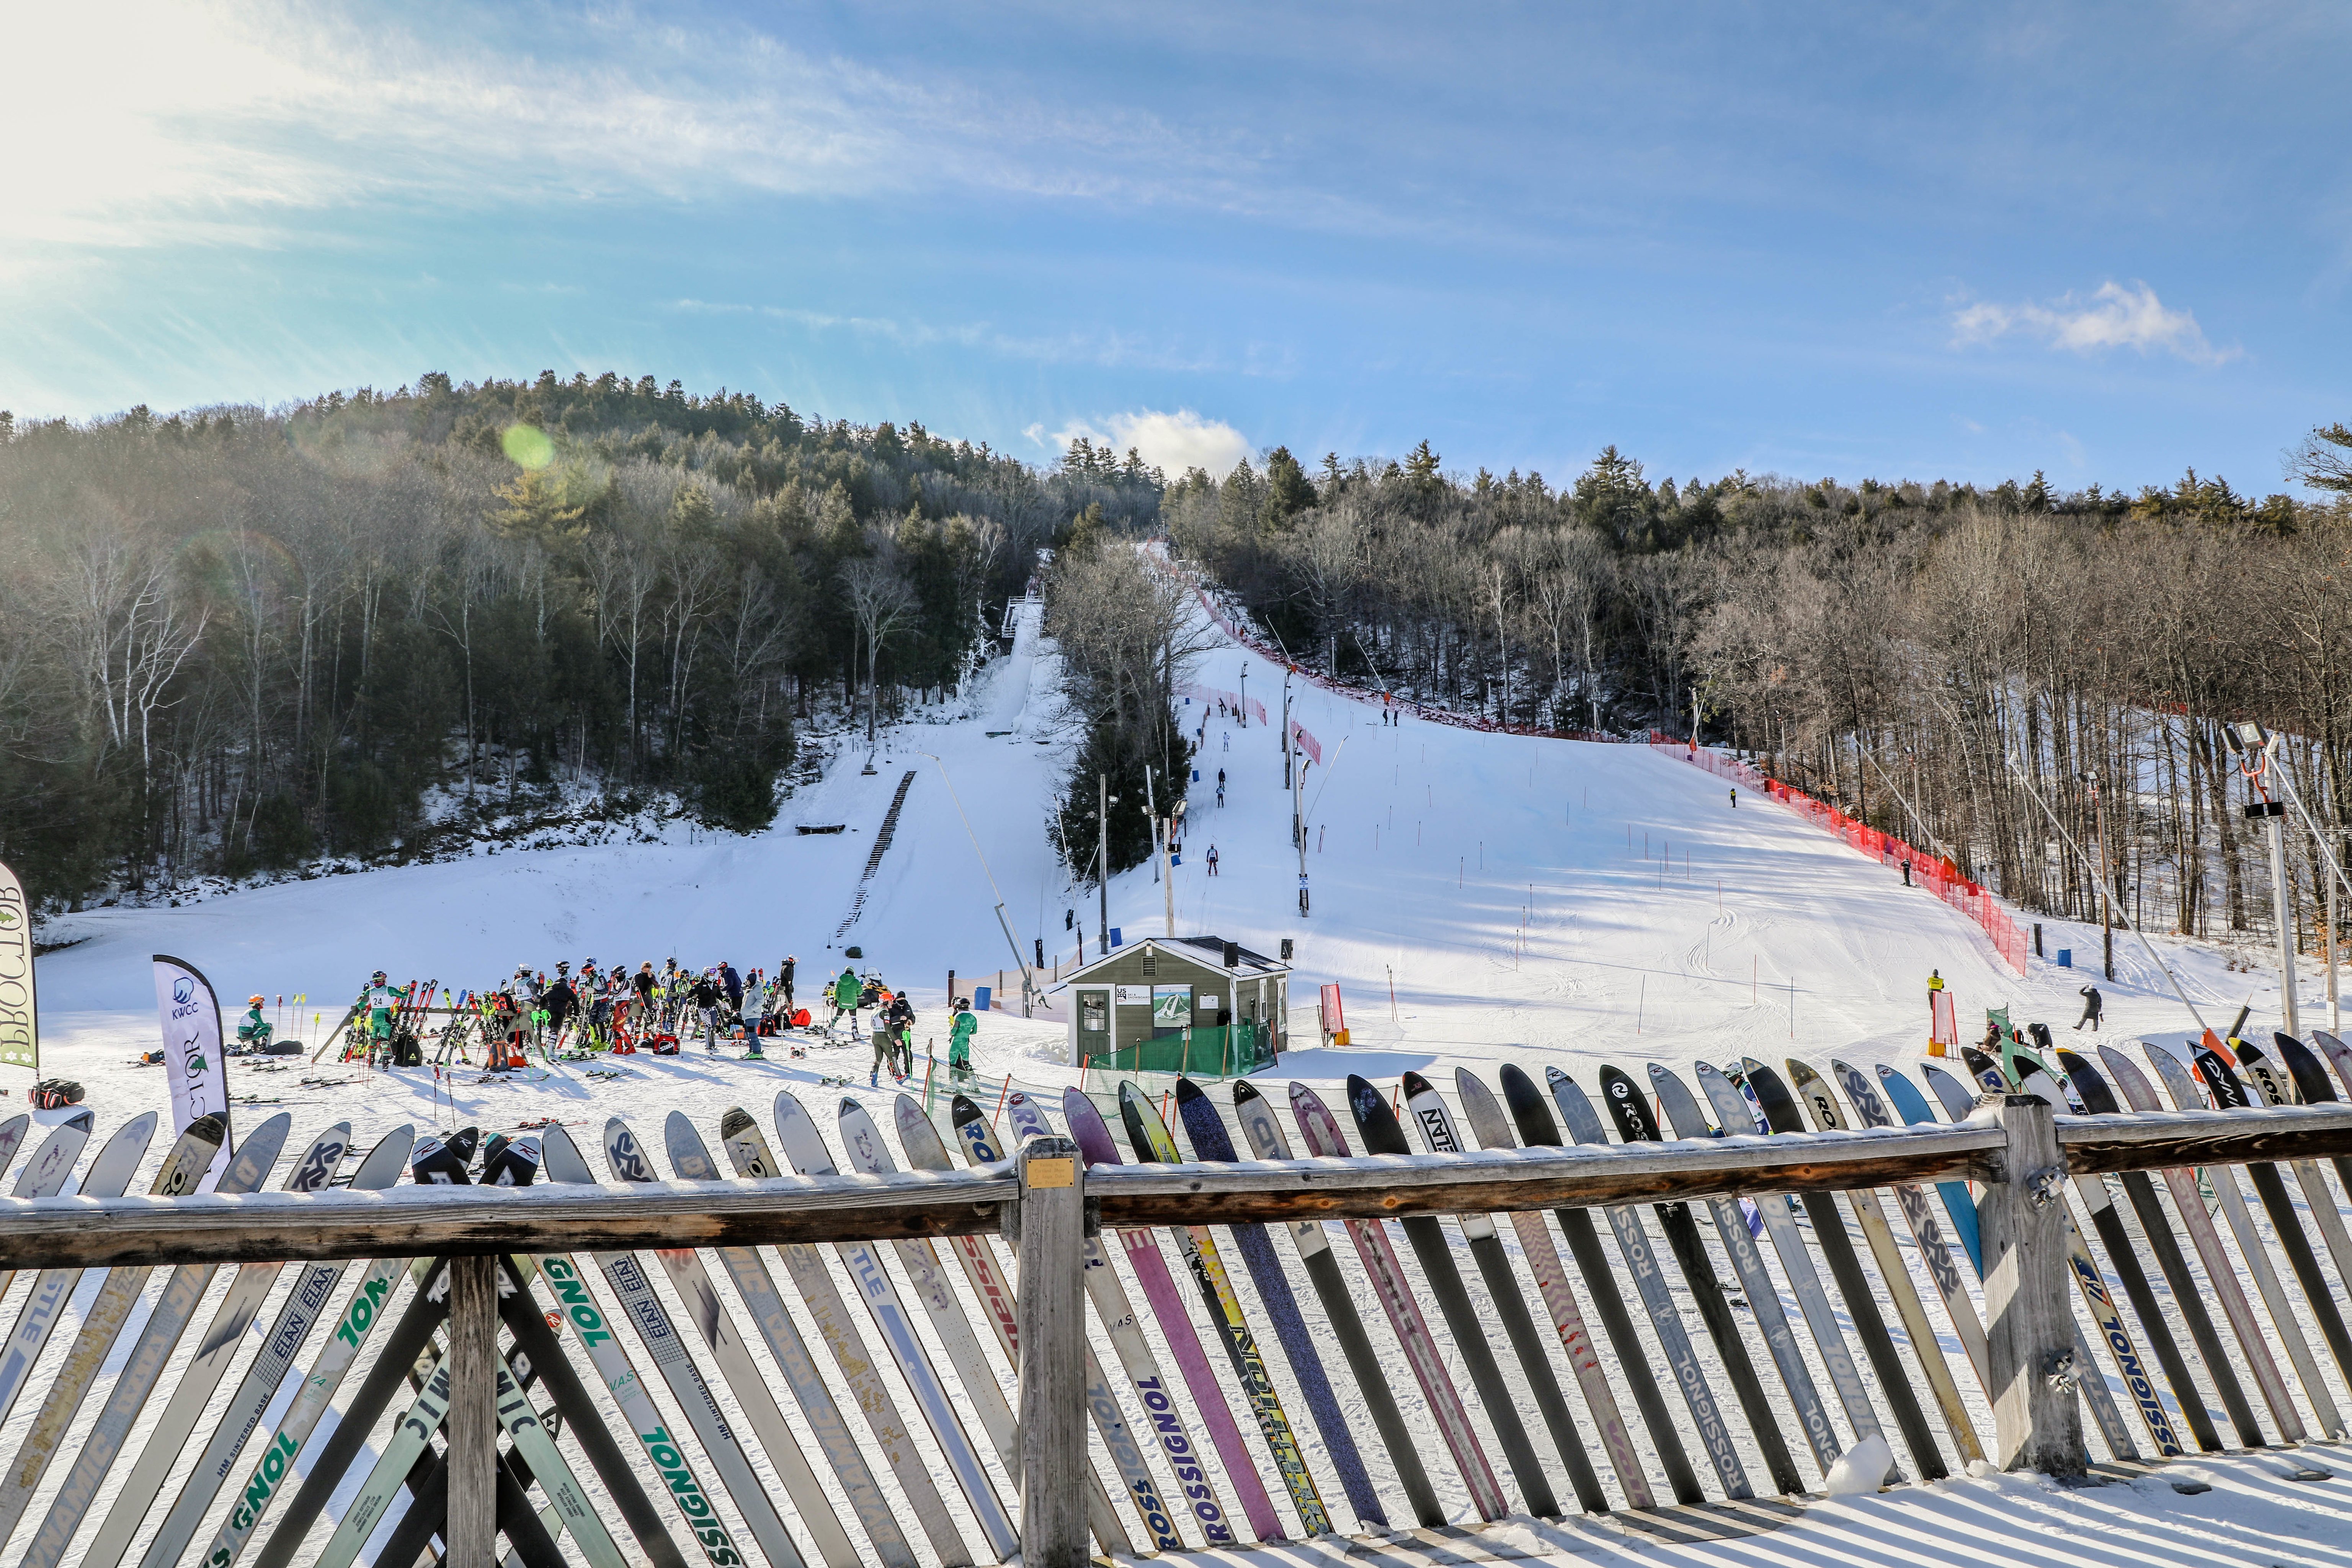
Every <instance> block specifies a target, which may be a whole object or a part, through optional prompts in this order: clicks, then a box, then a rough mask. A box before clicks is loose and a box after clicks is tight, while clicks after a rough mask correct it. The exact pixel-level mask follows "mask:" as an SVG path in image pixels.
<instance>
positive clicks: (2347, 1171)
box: [2272, 1029, 2352, 1280]
mask: <svg viewBox="0 0 2352 1568" xmlns="http://www.w3.org/2000/svg"><path fill="white" fill-rule="evenodd" d="M2320 1034H2321V1035H2322V1036H2326V1030H2324V1029H2323V1030H2321V1031H2320ZM2272 1039H2273V1041H2274V1042H2275V1043H2276V1045H2277V1047H2278V1054H2279V1060H2280V1062H2281V1063H2282V1064H2283V1065H2284V1068H2285V1073H2286V1079H2287V1081H2288V1083H2290V1084H2291V1085H2292V1093H2293V1099H2292V1100H2289V1101H2279V1100H2273V1103H2274V1104H2276V1103H2293V1104H2299V1105H2333V1104H2336V1100H2337V1097H2336V1087H2335V1085H2333V1084H2331V1083H2329V1082H2328V1081H2327V1071H2326V1068H2323V1067H2321V1066H2320V1065H2319V1058H2317V1057H2316V1056H2315V1055H2313V1054H2312V1051H2311V1047H2308V1046H2305V1044H2304V1043H2303V1042H2302V1041H2300V1040H2298V1039H2296V1038H2295V1037H2294V1036H2293V1035H2289V1034H2284V1033H2280V1034H2274V1035H2273V1036H2272ZM2272 1077H2273V1081H2276V1080H2277V1075H2276V1074H2273V1075H2272ZM2281 1087H2282V1089H2284V1088H2285V1085H2282V1086H2281ZM2333 1163H2334V1164H2335V1166H2336V1180H2338V1181H2340V1182H2342V1183H2344V1184H2345V1189H2344V1190H2345V1191H2346V1192H2347V1193H2352V1159H2347V1158H2346V1157H2345V1156H2343V1155H2340V1154H2339V1155H2337V1156H2336V1159H2335V1160H2334V1162H2333ZM2305 1164H2308V1165H2311V1167H2312V1175H2313V1178H2314V1179H2315V1180H2318V1187H2317V1190H2318V1191H2322V1192H2324V1191H2326V1182H2325V1180H2320V1179H2319V1178H2318V1167H2317V1165H2316V1163H2314V1162H2310V1161H2305V1162H2301V1163H2299V1164H2298V1166H2297V1170H2296V1180H2297V1181H2298V1182H2301V1181H2303V1173H2302V1168H2301V1167H2302V1165H2305ZM2313 1191H2314V1188H2313V1186H2312V1185H2311V1184H2309V1183H2305V1184H2304V1193H2305V1196H2306V1197H2308V1196H2310V1195H2311V1194H2312V1193H2313ZM2312 1207H2313V1217H2314V1218H2315V1220H2316V1221H2317V1222H2318V1224H2319V1226H2320V1229H2321V1232H2322V1233H2323V1234H2324V1235H2326V1237H2327V1250H2328V1255H2329V1256H2330V1257H2332V1258H2335V1259H2336V1273H2337V1274H2338V1275H2341V1276H2342V1277H2343V1278H2345V1279H2347V1280H2352V1273H2347V1272H2346V1264H2345V1256H2344V1246H2345V1243H2346V1241H2347V1237H2345V1234H2344V1221H2343V1218H2342V1216H2341V1215H2338V1214H2337V1213H2336V1208H2335V1205H2334V1203H2333V1202H2332V1201H2331V1202H2330V1203H2329V1204H2328V1205H2326V1207H2325V1208H2322V1207H2321V1206H2320V1205H2319V1204H2318V1203H2317V1201H2316V1200H2314V1202H2313V1205H2312Z"/></svg>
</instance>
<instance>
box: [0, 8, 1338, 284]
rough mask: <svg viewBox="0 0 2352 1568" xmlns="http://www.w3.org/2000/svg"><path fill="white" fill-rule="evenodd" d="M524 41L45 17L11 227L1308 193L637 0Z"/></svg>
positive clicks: (80, 12) (1194, 150) (352, 26)
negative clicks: (790, 201)
mask: <svg viewBox="0 0 2352 1568" xmlns="http://www.w3.org/2000/svg"><path fill="white" fill-rule="evenodd" d="M490 15H491V16H493V17H495V16H496V14H495V13H492V14H490ZM535 15H537V16H539V17H540V19H541V21H542V22H544V21H546V20H547V19H548V18H549V16H551V13H548V12H539V13H535ZM499 26H504V27H505V29H506V30H505V31H503V32H497V31H495V29H496V28H498V27H499ZM520 26H523V23H522V21H521V20H520V18H518V17H509V18H508V19H507V20H506V21H505V22H504V23H503V24H501V23H499V22H495V21H493V22H488V23H486V24H485V26H482V27H479V28H477V29H474V30H473V31H472V32H471V33H469V34H467V35H465V36H460V37H446V36H436V37H427V36H425V35H424V34H422V33H419V32H415V31H412V30H406V29H404V28H403V27H402V26H400V25H399V24H398V23H396V22H392V21H388V20H387V19H386V18H384V17H383V16H359V15H356V14H346V15H338V14H337V13H335V12H332V11H328V10H322V9H318V8H311V7H300V8H297V7H294V6H291V5H272V4H269V3H268V0H263V3H261V4H247V5H224V4H218V3H207V0H197V3H195V4H173V3H170V0H130V3H129V4H128V5H124V6H106V7H88V8H85V7H81V6H74V5H60V6H46V7H41V8H38V9H37V10H34V9H29V8H28V9H27V10H26V12H25V14H24V15H23V16H20V17H18V18H16V20H14V21H13V22H12V23H11V26H10V40H9V47H8V48H7V49H6V50H5V51H0V144H5V145H8V146H11V147H14V148H17V149H19V150H20V153H19V155H18V156H16V157H13V158H11V159H9V160H8V161H7V163H6V165H5V168H0V236H5V237H21V238H27V239H55V240H68V241H77V242H82V243H96V244H112V245H152V244H157V243H166V242H170V241H173V240H186V239H191V238H197V239H204V240H209V241H210V242H213V243H221V244H253V243H257V242H259V243H267V242H268V238H269V237H270V220H271V219H272V217H273V216H278V217H282V216H284V215H286V214H288V213H290V212H298V211H303V210H310V209H319V208H329V207H339V206H346V205H352V204H356V203H360V202H365V201H370V200H381V199H386V198H391V199H398V198H401V197H409V198H415V199H429V200H430V201H431V202H433V203H434V204H435V205H436V207H444V208H460V209H462V208H466V207H468V206H471V207H477V208H488V207H492V206H497V205H503V204H509V203H512V202H515V201H518V200H523V201H531V200H571V201H594V200H601V199H614V198H623V197H630V196H645V195H652V196H656V197H660V198H667V199H674V200H692V199H695V198H698V197H707V196H710V195H726V194H730V193H739V192H743V191H751V192H755V193H769V194H777V195H847V196H859V197H870V196H874V195H888V194H894V193H906V192H911V191H924V190H943V189H955V188H961V189H979V190H988V191H996V192H1000V193H1009V194H1016V195H1037V196H1043V197H1047V198H1066V199H1075V200H1088V201H1114V202H1123V203H1129V204H1139V203H1150V202H1160V201H1171V200H1172V201H1176V202H1180V203H1185V204H1189V205H1209V206H1213V207H1225V208H1261V207H1262V208H1265V209H1268V210H1271V209H1274V208H1276V207H1278V206H1281V205H1284V204H1286V203H1291V202H1294V201H1295V199H1296V196H1295V194H1286V195H1276V194H1275V193H1272V192H1270V191H1268V190H1267V189H1265V185H1266V182H1265V179H1264V177H1263V171H1262V167H1261V165H1262V163H1263V156H1262V155H1261V154H1259V153H1255V152H1253V151H1249V150H1246V149H1244V147H1243V146H1242V145H1241V143H1240V142H1238V141H1237V140H1235V139H1234V138H1233V137H1230V136H1226V135H1224V134H1223V133H1220V132H1213V131H1212V132H1202V131H1199V130H1196V129H1192V128H1186V127H1179V126H1176V125H1173V124H1171V123H1170V122H1168V121H1164V120H1162V119H1160V118H1159V117H1157V116H1154V115H1152V114H1150V113H1148V112H1145V111H1141V110H1129V109H1122V108H1094V109H1089V108H1073V107H1065V106H1063V105H1061V104H1056V103H1046V102H1039V101H1034V100H1033V101H1028V102H1023V101H1017V100H1013V101H1008V100H1007V99H1006V98H1005V96H1004V95H1003V94H1002V93H1001V92H990V91H987V90H984V89H982V87H980V86H978V85H971V84H966V83H962V82H958V81H953V80H943V79H916V78H912V77H908V76H903V75H894V74H892V73H890V72H887V71H883V70H878V69H876V68H871V67H868V66H866V65H862V64H859V63H857V62H856V61H852V60H846V59H842V58H829V57H828V58H819V57H816V56H814V55H811V54H808V53H805V52H803V51H802V50H799V49H796V48H794V47H792V46H791V45H790V44H788V43H786V42H784V41H783V40H782V39H781V38H779V37H774V36H772V35H769V34H765V33H760V32H756V31H752V30H751V29H748V28H733V27H729V28H705V29H701V30H697V31H689V30H688V29H686V28H682V27H677V26H666V25H661V24H658V23H656V22H655V21H651V20H648V19H647V18H646V17H645V16H639V15H636V14H634V13H632V12H629V11H627V10H625V9H621V10H610V11H592V12H590V13H589V14H587V15H586V16H572V17H566V18H564V19H563V20H562V25H561V26H548V27H543V28H542V29H541V32H540V33H539V34H537V35H531V34H527V33H520V32H519V31H518V30H517V29H519V28H520ZM1323 216H1326V217H1327V218H1328V217H1329V216H1332V215H1329V214H1325V215H1323Z"/></svg>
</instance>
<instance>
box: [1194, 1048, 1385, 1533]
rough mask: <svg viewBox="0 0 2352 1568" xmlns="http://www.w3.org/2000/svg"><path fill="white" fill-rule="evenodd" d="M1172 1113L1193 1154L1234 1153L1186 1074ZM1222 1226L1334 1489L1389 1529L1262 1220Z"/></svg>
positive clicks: (1221, 1158) (1229, 1158) (1219, 1157)
mask: <svg viewBox="0 0 2352 1568" xmlns="http://www.w3.org/2000/svg"><path fill="white" fill-rule="evenodd" d="M1176 1112H1177V1115H1178V1116H1179V1117H1181V1119H1182V1120H1183V1122H1184V1131H1185V1135H1186V1136H1187V1137H1188V1138H1190V1139H1191V1140H1192V1152H1193V1153H1194V1155H1195V1156H1197V1157H1198V1158H1200V1159H1202V1160H1208V1161H1214V1162H1218V1163H1231V1162H1233V1161H1234V1159H1236V1158H1238V1156H1237V1155H1235V1154H1234V1142H1233V1136H1232V1134H1230V1133H1228V1132H1227V1131H1225V1124H1224V1121H1223V1119H1222V1118H1220V1117H1219V1116H1218V1115H1217V1108H1216V1107H1215V1106H1214V1105H1213V1104H1212V1103H1210V1100H1209V1097H1208V1096H1207V1095H1206V1094H1204V1093H1203V1092H1202V1089H1201V1086H1200V1085H1199V1084H1196V1083H1194V1082H1193V1081H1192V1079H1189V1078H1183V1077H1179V1078H1178V1079H1177V1080H1176ZM1225 1229H1226V1231H1227V1233H1228V1234H1230V1235H1231V1236H1232V1237H1233V1238H1234V1247H1236V1248H1237V1249H1238V1250H1239V1251H1240V1253H1241V1255H1242V1266H1243V1267H1244V1268H1247V1269H1248V1270H1249V1275H1250V1279H1251V1281H1252V1282H1253V1283H1254V1284H1255V1285H1256V1287H1257V1297H1258V1300H1259V1301H1260V1302H1261V1303H1262V1304H1263V1305H1264V1306H1265V1315H1266V1320H1267V1321H1268V1322H1270V1323H1272V1324H1273V1325H1274V1337H1275V1340H1276V1342H1277V1343H1279V1344H1280V1345H1281V1346H1282V1353H1283V1357H1284V1359H1286V1361H1288V1362H1289V1363H1290V1373H1291V1375H1292V1376H1293V1377H1295V1378H1297V1380H1298V1392H1299V1397H1300V1398H1301V1399H1303V1400H1304V1401H1305V1402H1306V1405H1307V1414H1308V1415H1311V1416H1313V1417H1314V1419H1315V1429H1316V1430H1317V1431H1318V1432H1319V1433H1321V1434H1322V1436H1323V1446H1324V1447H1325V1449H1326V1450H1328V1452H1329V1454H1330V1456H1331V1466H1332V1468H1334V1469H1335V1470H1337V1471H1338V1472H1339V1489H1340V1490H1341V1491H1343V1492H1345V1493H1346V1494H1347V1497H1348V1503H1349V1507H1350V1508H1352V1509H1354V1510H1355V1512H1356V1519H1357V1521H1358V1523H1359V1524H1360V1525H1362V1526H1365V1527H1367V1528H1377V1529H1378V1530H1380V1531H1382V1532H1385V1531H1387V1530H1388V1528H1389V1521H1388V1510H1385V1509H1383V1508H1382V1507H1381V1500H1380V1498H1379V1495H1378V1494H1377V1493H1375V1492H1374V1491H1373V1490H1372V1478H1371V1477H1370V1475H1369V1474H1367V1473H1366V1471H1365V1469H1364V1459H1363V1456H1362V1455H1361V1454H1360V1453H1359V1452H1358V1451H1357V1448H1356V1435H1355V1433H1353V1432H1352V1431H1350V1430H1349V1427H1348V1421H1347V1417H1346V1416H1344V1415H1341V1414H1340V1412H1339V1395H1338V1394H1334V1393H1333V1392H1332V1391H1331V1377H1330V1374H1329V1373H1328V1372H1326V1371H1325V1370H1324V1368H1323V1357H1322V1355H1321V1354H1320V1353H1319V1352H1318V1351H1317V1350H1316V1348H1315V1341H1314V1338H1313V1336H1312V1335H1310V1334H1309V1333H1308V1332H1307V1320H1306V1319H1305V1318H1304V1317H1302V1316H1301V1315H1300V1313H1299V1310H1298V1299H1297V1295H1296V1294H1294V1293H1293V1292H1292V1290H1291V1289H1290V1279H1289V1278H1288V1276H1286V1275H1285V1274H1284V1273H1283V1271H1282V1260H1281V1258H1277V1257H1276V1256H1275V1251H1274V1238H1273V1237H1270V1236H1268V1235H1267V1234H1266V1228H1265V1226H1263V1225H1256V1224H1250V1223H1242V1224H1235V1225H1228V1226H1225ZM1326 1250H1327V1251H1328V1247H1327V1249H1326ZM1359 1327H1361V1325H1360V1324H1359Z"/></svg>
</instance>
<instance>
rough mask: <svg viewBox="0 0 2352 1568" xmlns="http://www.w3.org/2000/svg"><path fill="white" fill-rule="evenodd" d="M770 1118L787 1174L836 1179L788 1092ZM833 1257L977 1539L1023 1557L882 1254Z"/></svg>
mask: <svg viewBox="0 0 2352 1568" xmlns="http://www.w3.org/2000/svg"><path fill="white" fill-rule="evenodd" d="M775 1115H776V1142H777V1143H778V1145H779V1146H780V1147H781V1148H782V1151H783V1155H784V1159H785V1160H786V1161H787V1162H789V1163H791V1165H792V1167H793V1170H794V1171H796V1172H798V1173H800V1174H802V1175H803V1176H829V1175H832V1174H834V1163H833V1155H832V1153H831V1152H830V1151H828V1150H827V1149H826V1148H825V1146H824V1138H823V1137H822V1136H820V1135H819V1134H818V1132H817V1130H816V1123H815V1122H814V1121H812V1120H811V1119H810V1117H809V1113H808V1111H807V1110H805V1109H803V1107H802V1105H801V1102H800V1100H798V1099H796V1098H794V1096H793V1092H792V1091H791V1090H790V1089H780V1090H778V1091H777V1093H776V1107H775ZM834 1252H835V1255H836V1256H837V1257H839V1258H840V1259H841V1261H842V1263H843V1265H844V1266H845V1268H848V1270H849V1277H850V1278H851V1279H854V1280H856V1282H857V1290H858V1294H859V1295H860V1296H861V1297H862V1298H864V1300H865V1302H866V1314H867V1315H868V1316H869V1317H871V1318H872V1319H873V1320H874V1326H875V1327H876V1328H877V1329H878V1330H880V1331H881V1333H882V1342H883V1343H884V1344H886V1345H887V1346H888V1347H889V1349H890V1356H891V1359H892V1360H893V1361H895V1362H897V1363H898V1371H899V1372H900V1373H901V1374H903V1375H904V1376H905V1378H906V1380H907V1386H908V1389H909V1390H910V1391H911V1392H912V1393H913V1394H914V1395H915V1405H916V1406H917V1408H919V1409H920V1410H921V1411H922V1413H923V1419H924V1421H925V1423H926V1424H927V1425H929V1427H930V1429H931V1437H932V1439H933V1440H934V1441H935V1442H937V1443H938V1444H939V1446H940V1452H941V1453H942V1454H943V1455H944V1456H945V1457H946V1458H947V1462H948V1469H949V1471H950V1474H952V1475H953V1476H954V1477H955V1479H956V1484H957V1486H958V1487H959V1488H960V1489H961V1490H962V1492H963V1496H964V1500H965V1501H966V1502H967V1503H969V1504H970V1505H971V1510H972V1513H973V1515H974V1517H975V1518H977V1519H978V1520H979V1521H980V1529H981V1533H982V1535H984V1536H986V1537H987V1538H988V1544H989V1550H990V1551H992V1552H995V1553H996V1557H997V1560H998V1561H999V1562H1003V1560H1004V1559H1005V1558H1007V1557H1010V1556H1012V1555H1013V1553H1014V1552H1018V1551H1020V1550H1021V1535H1020V1531H1017V1530H1015V1529H1014V1528H1013V1520H1012V1518H1011V1516H1010V1515H1008V1514H1007V1513H1006V1512H1005V1510H1004V1500H1003V1498H1001V1497H999V1496H998V1495H997V1491H996V1482H995V1480H994V1479H993V1478H992V1477H991V1476H990V1475H989V1473H988V1470H987V1468H986V1467H985V1466H983V1465H982V1463H981V1459H980V1450H979V1449H977V1448H976V1447H973V1446H972V1441H971V1434H970V1433H968V1432H966V1431H965V1430H964V1426H963V1417H962V1416H961V1415H958V1414H957V1413H956V1408H955V1405H954V1404H953V1403H952V1402H951V1401H950V1399H949V1398H948V1392H947V1385H946V1384H944V1383H942V1382H941V1381H940V1374H939V1369H938V1368H936V1367H934V1366H933V1365H932V1364H931V1358H930V1355H929V1352H927V1351H925V1350H924V1349H923V1345H922V1342H921V1341H920V1340H919V1339H918V1338H917V1337H916V1334H915V1324H914V1320H913V1319H912V1318H911V1317H910V1316H908V1312H907V1308H906V1303H905V1302H904V1301H903V1300H900V1298H899V1295H898V1285H897V1284H896V1283H895V1282H894V1281H893V1280H892V1279H891V1278H890V1275H889V1271H888V1270H887V1269H886V1268H883V1267H882V1255H881V1254H880V1253H879V1252H877V1251H876V1250H875V1249H874V1245H873V1243H871V1242H864V1241H842V1242H835V1244H834Z"/></svg>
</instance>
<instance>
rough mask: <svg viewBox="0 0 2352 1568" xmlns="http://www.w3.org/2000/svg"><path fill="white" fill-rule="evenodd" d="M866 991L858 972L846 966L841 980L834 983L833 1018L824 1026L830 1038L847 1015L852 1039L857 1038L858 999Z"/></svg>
mask: <svg viewBox="0 0 2352 1568" xmlns="http://www.w3.org/2000/svg"><path fill="white" fill-rule="evenodd" d="M865 989H866V988H865V986H864V984H861V983H860V982H859V980H858V978H857V971H856V969H854V968H851V967H848V966H846V965H845V966H844V967H843V969H842V971H841V978H840V979H838V980H836V981H835V982H834V983H833V1016H832V1017H831V1018H830V1019H828V1020H827V1021H826V1023H825V1026H824V1032H825V1034H826V1035H827V1036H828V1037H830V1036H831V1035H832V1033H833V1028H834V1026H835V1024H838V1023H840V1022H841V1016H842V1015H843V1014H844V1013H846V1014H848V1015H849V1034H850V1037H851V1038H852V1039H855V1038H856V1037H857V1033H858V1023H857V999H858V997H859V996H860V995H862V994H864V992H865Z"/></svg>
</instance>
